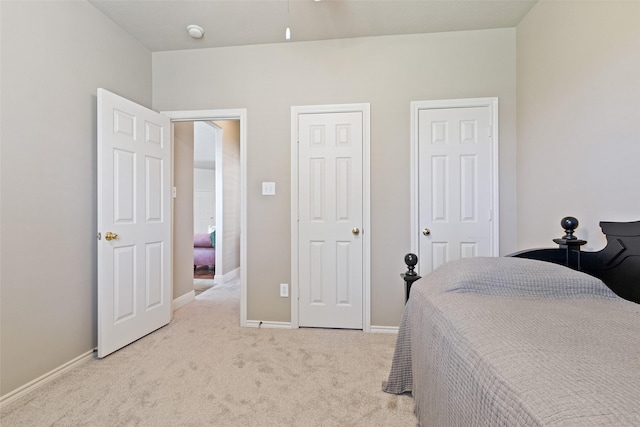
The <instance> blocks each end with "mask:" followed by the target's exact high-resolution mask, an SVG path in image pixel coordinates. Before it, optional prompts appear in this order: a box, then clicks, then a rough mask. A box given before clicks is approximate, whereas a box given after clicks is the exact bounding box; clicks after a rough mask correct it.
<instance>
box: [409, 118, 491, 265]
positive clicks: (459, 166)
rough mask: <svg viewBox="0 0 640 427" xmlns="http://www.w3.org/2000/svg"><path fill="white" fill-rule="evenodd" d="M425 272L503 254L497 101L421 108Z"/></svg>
mask: <svg viewBox="0 0 640 427" xmlns="http://www.w3.org/2000/svg"><path fill="white" fill-rule="evenodd" d="M417 124H418V126H417V132H418V138H417V139H418V199H419V200H418V211H419V214H418V217H419V218H418V224H419V231H418V230H416V231H417V232H418V233H419V248H418V259H419V263H418V266H419V274H420V275H422V276H424V275H426V274H428V273H429V272H431V271H432V270H434V269H436V268H438V267H439V266H440V265H442V264H444V263H445V262H447V261H453V260H457V259H460V258H467V257H476V256H495V255H497V244H496V242H495V237H496V236H495V235H494V224H493V220H494V217H495V214H494V212H493V211H494V206H495V198H496V197H497V194H496V193H497V192H496V191H495V188H494V177H495V176H497V174H496V173H494V172H495V171H494V169H493V168H494V167H497V164H494V161H493V158H494V157H493V152H494V146H493V144H492V133H493V121H492V108H491V106H486V105H484V106H477V107H463V108H424V109H418V110H417Z"/></svg>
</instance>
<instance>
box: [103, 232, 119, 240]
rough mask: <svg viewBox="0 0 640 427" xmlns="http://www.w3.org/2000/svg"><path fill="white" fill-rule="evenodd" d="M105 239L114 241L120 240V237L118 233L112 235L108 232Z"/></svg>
mask: <svg viewBox="0 0 640 427" xmlns="http://www.w3.org/2000/svg"><path fill="white" fill-rule="evenodd" d="M104 238H105V239H107V240H114V239H117V238H118V235H117V234H116V233H112V232H110V231H107V233H106V234H105V235H104Z"/></svg>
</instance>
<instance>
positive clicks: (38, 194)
mask: <svg viewBox="0 0 640 427" xmlns="http://www.w3.org/2000/svg"><path fill="white" fill-rule="evenodd" d="M0 9H1V14H0V15H1V23H0V28H1V33H2V36H1V39H2V46H1V55H2V65H1V66H2V81H1V88H0V91H1V93H2V99H1V103H2V108H1V112H2V128H1V130H0V135H1V151H2V159H1V167H0V175H1V177H2V178H1V185H2V188H1V191H0V194H1V195H2V196H1V197H2V204H1V216H0V217H1V223H0V230H1V235H2V239H1V241H0V254H1V258H0V262H1V265H0V271H2V277H1V282H0V291H1V298H0V299H1V302H0V305H1V309H0V311H1V315H0V324H1V326H0V328H1V329H0V339H1V343H0V359H1V362H0V377H1V379H2V381H1V386H0V395H5V394H6V393H8V392H10V391H12V390H14V389H16V388H18V387H19V386H22V385H24V384H26V383H28V382H29V381H31V380H33V379H35V378H37V377H39V376H41V375H43V374H45V373H47V372H49V371H51V370H52V369H54V368H57V367H59V366H61V365H62V364H64V363H67V362H69V361H70V360H72V359H74V358H76V357H78V356H80V355H82V354H84V353H86V352H89V351H91V350H92V349H93V348H94V347H95V346H96V344H97V336H96V330H97V328H96V324H97V320H96V319H97V310H96V301H97V267H96V263H97V240H96V234H97V229H96V227H97V225H96V216H97V213H96V159H97V151H96V89H97V88H98V87H103V88H105V89H108V90H110V91H112V92H115V93H117V94H119V95H122V96H125V97H127V98H129V99H132V100H133V101H136V102H138V103H140V104H142V105H146V106H150V104H151V53H150V52H149V50H147V49H146V48H144V47H143V46H141V45H140V44H138V43H137V42H136V41H134V40H133V39H132V38H131V37H130V36H128V35H127V34H125V33H124V32H123V31H122V29H121V28H120V27H118V26H117V25H115V24H114V23H113V22H112V21H110V20H108V19H107V18H106V17H105V16H104V15H102V14H101V13H100V12H98V11H97V10H96V9H95V8H94V7H93V6H91V5H90V4H89V3H88V2H85V1H55V2H52V1H42V2H40V1H16V2H13V1H1V2H0ZM25 25H26V27H25ZM25 28H28V31H25Z"/></svg>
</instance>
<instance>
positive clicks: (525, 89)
mask: <svg viewBox="0 0 640 427" xmlns="http://www.w3.org/2000/svg"><path fill="white" fill-rule="evenodd" d="M517 36H518V42H517V43H518V44H517V52H518V60H517V61H518V68H517V69H518V71H517V79H518V157H517V159H518V160H517V170H518V215H517V216H518V243H517V245H518V248H519V249H524V248H529V247H552V246H553V245H554V244H553V242H552V241H551V240H552V239H553V238H556V237H561V236H562V229H561V228H560V219H561V218H562V217H564V216H567V215H572V216H575V217H577V218H578V220H579V221H580V226H579V228H578V230H577V231H576V235H577V236H578V237H580V238H583V239H586V240H588V241H589V243H588V244H587V246H586V247H587V248H591V249H600V248H602V247H603V246H604V244H605V239H604V236H603V235H602V233H601V231H600V228H599V226H598V222H599V221H601V220H605V221H636V220H639V219H640V187H639V184H640V167H639V166H638V164H639V162H640V2H634V1H589V2H587V1H580V2H575V1H541V2H538V3H537V4H536V5H535V6H534V7H533V9H532V10H531V11H530V12H529V14H528V15H527V16H526V17H525V18H524V20H523V21H522V22H521V23H520V24H519V25H518V27H517Z"/></svg>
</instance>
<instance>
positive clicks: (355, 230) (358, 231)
mask: <svg viewBox="0 0 640 427" xmlns="http://www.w3.org/2000/svg"><path fill="white" fill-rule="evenodd" d="M351 232H352V233H353V235H354V236H357V235H358V234H360V229H359V228H358V227H355V228H354V229H353V230H351Z"/></svg>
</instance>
